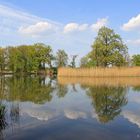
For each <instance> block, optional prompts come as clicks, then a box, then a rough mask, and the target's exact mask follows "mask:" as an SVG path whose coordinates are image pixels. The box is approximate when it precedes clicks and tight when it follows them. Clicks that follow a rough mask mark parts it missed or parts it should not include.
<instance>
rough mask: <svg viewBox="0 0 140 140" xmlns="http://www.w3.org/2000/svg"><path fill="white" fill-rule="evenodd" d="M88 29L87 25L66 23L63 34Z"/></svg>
mask: <svg viewBox="0 0 140 140" xmlns="http://www.w3.org/2000/svg"><path fill="white" fill-rule="evenodd" d="M87 28H88V24H78V23H68V24H67V25H65V26H64V33H68V32H74V31H84V30H86V29H87Z"/></svg>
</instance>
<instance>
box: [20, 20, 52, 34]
mask: <svg viewBox="0 0 140 140" xmlns="http://www.w3.org/2000/svg"><path fill="white" fill-rule="evenodd" d="M53 26H54V25H52V24H51V23H49V22H38V23H36V24H33V25H29V26H27V27H20V28H19V30H18V31H19V33H21V34H25V35H38V34H40V33H45V32H47V31H53V29H54V27H53Z"/></svg>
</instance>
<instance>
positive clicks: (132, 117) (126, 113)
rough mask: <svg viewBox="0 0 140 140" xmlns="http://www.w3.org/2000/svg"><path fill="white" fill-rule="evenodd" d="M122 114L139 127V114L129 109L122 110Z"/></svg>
mask: <svg viewBox="0 0 140 140" xmlns="http://www.w3.org/2000/svg"><path fill="white" fill-rule="evenodd" d="M122 115H123V116H124V118H127V119H128V120H129V121H130V122H131V123H133V124H136V125H137V126H138V127H139V128H140V114H136V113H134V112H131V111H123V112H122Z"/></svg>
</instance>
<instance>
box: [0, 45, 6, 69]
mask: <svg viewBox="0 0 140 140" xmlns="http://www.w3.org/2000/svg"><path fill="white" fill-rule="evenodd" d="M4 68H5V49H4V48H1V47H0V70H1V71H3V70H4Z"/></svg>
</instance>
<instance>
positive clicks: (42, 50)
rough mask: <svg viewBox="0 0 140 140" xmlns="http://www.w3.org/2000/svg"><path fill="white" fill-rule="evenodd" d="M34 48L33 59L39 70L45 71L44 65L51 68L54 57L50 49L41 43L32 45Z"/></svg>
mask: <svg viewBox="0 0 140 140" xmlns="http://www.w3.org/2000/svg"><path fill="white" fill-rule="evenodd" d="M34 47H35V51H36V56H35V57H36V59H37V60H38V63H39V69H42V68H43V69H45V64H47V65H49V67H50V68H52V60H54V56H53V54H52V49H51V47H50V46H47V45H45V44H43V43H37V44H34Z"/></svg>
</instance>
